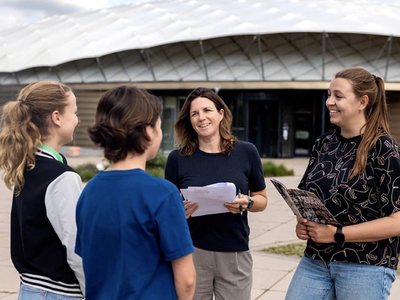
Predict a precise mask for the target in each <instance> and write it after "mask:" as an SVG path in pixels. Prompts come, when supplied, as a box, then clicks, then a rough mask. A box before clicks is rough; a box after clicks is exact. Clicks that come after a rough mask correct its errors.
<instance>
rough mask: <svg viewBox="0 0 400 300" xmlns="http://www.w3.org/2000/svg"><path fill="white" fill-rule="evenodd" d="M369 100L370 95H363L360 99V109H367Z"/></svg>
mask: <svg viewBox="0 0 400 300" xmlns="http://www.w3.org/2000/svg"><path fill="white" fill-rule="evenodd" d="M368 102H369V97H368V96H367V95H364V96H362V97H361V100H360V110H363V109H365V108H366V107H367V105H368Z"/></svg>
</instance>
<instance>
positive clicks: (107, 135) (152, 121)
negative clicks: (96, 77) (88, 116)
mask: <svg viewBox="0 0 400 300" xmlns="http://www.w3.org/2000/svg"><path fill="white" fill-rule="evenodd" d="M161 113H162V104H161V102H160V100H159V99H158V98H157V97H156V96H154V95H152V94H150V93H149V92H148V91H146V90H144V89H140V88H137V87H134V86H119V87H117V88H114V89H111V90H109V91H107V92H106V93H105V94H104V95H103V96H102V97H101V98H100V101H99V103H98V105H97V110H96V116H95V123H94V125H93V126H92V127H90V128H88V132H89V136H90V138H91V139H92V141H93V142H94V143H95V144H96V145H98V146H100V147H101V148H103V149H104V157H105V158H106V159H108V160H110V161H111V162H118V161H120V160H123V159H125V158H126V156H127V154H128V153H137V154H142V153H143V152H144V151H145V150H146V149H147V147H148V137H147V135H146V132H145V127H146V126H149V125H150V126H152V127H155V126H156V123H157V120H158V118H159V117H160V116H161Z"/></svg>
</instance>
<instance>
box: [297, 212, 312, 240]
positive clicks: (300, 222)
mask: <svg viewBox="0 0 400 300" xmlns="http://www.w3.org/2000/svg"><path fill="white" fill-rule="evenodd" d="M306 223H307V219H304V218H299V217H297V224H296V235H297V237H298V238H299V239H300V240H308V239H310V235H309V234H308V229H307V226H306Z"/></svg>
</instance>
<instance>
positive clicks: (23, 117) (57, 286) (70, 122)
mask: <svg viewBox="0 0 400 300" xmlns="http://www.w3.org/2000/svg"><path fill="white" fill-rule="evenodd" d="M77 111H78V109H77V106H76V98H75V95H74V93H73V92H72V91H71V89H70V88H69V87H68V86H66V85H64V84H61V83H58V82H34V83H31V84H29V85H28V86H26V87H25V88H23V89H22V90H21V91H20V93H19V95H18V97H17V99H16V100H15V101H11V102H8V103H6V104H5V105H4V106H3V108H2V119H1V132H0V169H2V170H3V172H4V182H5V184H6V186H7V187H8V188H9V189H13V204H12V211H11V259H12V261H13V263H14V266H15V268H16V269H17V271H18V272H19V274H20V279H21V286H20V292H19V297H18V299H19V300H25V299H43V298H38V297H39V296H41V295H42V297H43V296H45V298H46V299H82V297H83V293H84V276H83V270H82V262H81V259H80V257H79V256H77V255H76V254H75V253H74V247H75V238H76V224H75V207H76V203H77V200H78V198H79V194H80V193H81V190H82V183H81V179H80V177H79V175H78V174H77V173H76V172H75V171H74V170H73V169H72V168H71V167H69V166H68V165H67V162H66V160H65V158H64V157H63V156H62V155H61V154H60V153H59V152H60V149H61V147H62V146H63V145H64V144H67V143H69V142H71V141H72V139H73V132H74V129H75V127H76V126H77V124H78V117H77Z"/></svg>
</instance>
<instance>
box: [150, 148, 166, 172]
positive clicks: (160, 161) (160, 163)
mask: <svg viewBox="0 0 400 300" xmlns="http://www.w3.org/2000/svg"><path fill="white" fill-rule="evenodd" d="M166 164H167V157H166V156H165V155H164V154H162V153H160V152H159V153H157V155H156V157H154V158H153V159H152V160H149V161H148V162H147V163H146V170H147V169H154V168H160V169H163V172H164V169H165V165H166Z"/></svg>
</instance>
